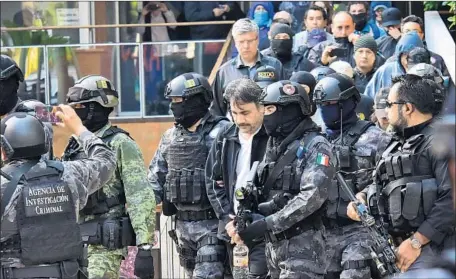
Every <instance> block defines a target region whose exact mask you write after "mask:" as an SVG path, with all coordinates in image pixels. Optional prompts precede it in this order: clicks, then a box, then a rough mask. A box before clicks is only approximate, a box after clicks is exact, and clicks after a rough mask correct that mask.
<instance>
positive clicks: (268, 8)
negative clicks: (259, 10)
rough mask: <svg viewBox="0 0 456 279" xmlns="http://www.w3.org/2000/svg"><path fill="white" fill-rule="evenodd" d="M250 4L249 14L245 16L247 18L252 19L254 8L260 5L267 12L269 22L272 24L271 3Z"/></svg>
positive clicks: (272, 8) (272, 9) (258, 2)
mask: <svg viewBox="0 0 456 279" xmlns="http://www.w3.org/2000/svg"><path fill="white" fill-rule="evenodd" d="M250 3H251V6H250V9H249V12H248V14H247V16H248V18H250V19H253V13H254V12H255V9H256V7H257V6H258V5H261V6H263V7H264V8H265V9H266V11H268V14H269V18H270V19H271V22H272V18H273V17H274V6H272V3H271V2H266V1H265V2H262V1H255V2H250Z"/></svg>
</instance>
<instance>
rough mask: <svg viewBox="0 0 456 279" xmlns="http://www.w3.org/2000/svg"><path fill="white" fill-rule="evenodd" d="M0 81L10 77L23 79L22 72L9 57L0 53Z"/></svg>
mask: <svg viewBox="0 0 456 279" xmlns="http://www.w3.org/2000/svg"><path fill="white" fill-rule="evenodd" d="M0 68H1V74H0V81H3V80H7V79H9V78H11V77H14V78H16V79H17V80H18V81H24V74H23V73H22V71H21V69H20V68H19V67H18V66H17V64H16V62H14V60H13V59H11V57H9V56H7V55H4V54H2V55H1V58H0Z"/></svg>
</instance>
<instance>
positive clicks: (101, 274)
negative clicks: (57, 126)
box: [62, 123, 156, 279]
mask: <svg viewBox="0 0 456 279" xmlns="http://www.w3.org/2000/svg"><path fill="white" fill-rule="evenodd" d="M112 127H113V126H112V125H111V124H110V123H108V124H107V125H106V126H104V127H103V128H102V129H100V130H99V131H97V132H96V133H95V135H97V136H98V137H102V136H103V135H104V133H105V132H106V131H107V130H108V129H110V128H112ZM108 146H109V147H110V148H111V149H112V150H113V151H115V152H116V159H117V168H116V172H115V174H114V175H113V176H112V177H111V179H110V180H109V181H108V182H107V183H105V184H104V186H103V188H102V189H101V190H100V191H99V192H95V193H94V192H91V194H93V195H100V194H104V195H106V197H107V198H110V197H115V196H121V195H123V194H124V195H125V200H126V204H118V205H115V206H113V207H111V208H109V212H107V213H104V214H101V215H97V216H96V217H97V218H108V217H111V218H117V217H124V216H127V214H128V216H129V218H130V221H131V225H132V227H133V230H134V232H135V234H136V245H140V244H152V243H153V241H154V232H155V207H156V204H155V199H154V196H153V191H152V188H151V187H150V185H149V183H148V181H147V172H146V169H145V167H144V159H143V157H142V154H141V150H140V149H139V147H138V145H137V144H136V143H135V142H134V141H133V140H132V139H131V138H130V137H129V136H128V135H126V134H124V133H120V132H119V133H116V134H114V135H113V137H112V139H110V140H109V143H108ZM70 149H71V150H70ZM81 151H82V150H81V148H80V145H79V142H77V143H76V144H75V142H74V138H72V139H71V140H70V144H69V145H68V146H67V149H66V150H65V154H64V156H63V158H62V159H63V160H74V159H75V158H78V157H79V156H84V155H85V154H82V153H81ZM100 192H102V193H100ZM127 207H128V208H127ZM80 215H81V216H80V221H81V223H83V222H87V221H90V220H92V219H94V218H95V216H94V215H85V214H84V213H83V212H81V214H80ZM125 255H126V247H124V248H123V249H116V250H108V249H107V248H105V247H104V246H102V245H89V249H88V256H89V267H88V272H89V278H109V279H112V278H118V277H119V269H120V264H121V262H122V257H123V256H125Z"/></svg>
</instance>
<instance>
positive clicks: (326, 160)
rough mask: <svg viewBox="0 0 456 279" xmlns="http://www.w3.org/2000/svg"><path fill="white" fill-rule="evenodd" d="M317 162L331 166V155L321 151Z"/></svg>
mask: <svg viewBox="0 0 456 279" xmlns="http://www.w3.org/2000/svg"><path fill="white" fill-rule="evenodd" d="M316 163H317V164H318V165H322V166H325V167H327V166H329V156H328V155H326V154H323V153H320V152H319V153H318V154H317V161H316Z"/></svg>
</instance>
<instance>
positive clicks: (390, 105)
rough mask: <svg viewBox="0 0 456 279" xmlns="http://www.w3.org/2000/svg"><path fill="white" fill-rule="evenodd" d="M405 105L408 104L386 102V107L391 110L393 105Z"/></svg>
mask: <svg viewBox="0 0 456 279" xmlns="http://www.w3.org/2000/svg"><path fill="white" fill-rule="evenodd" d="M405 104H407V102H389V101H386V102H385V105H386V107H387V108H391V107H392V106H393V105H405Z"/></svg>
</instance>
